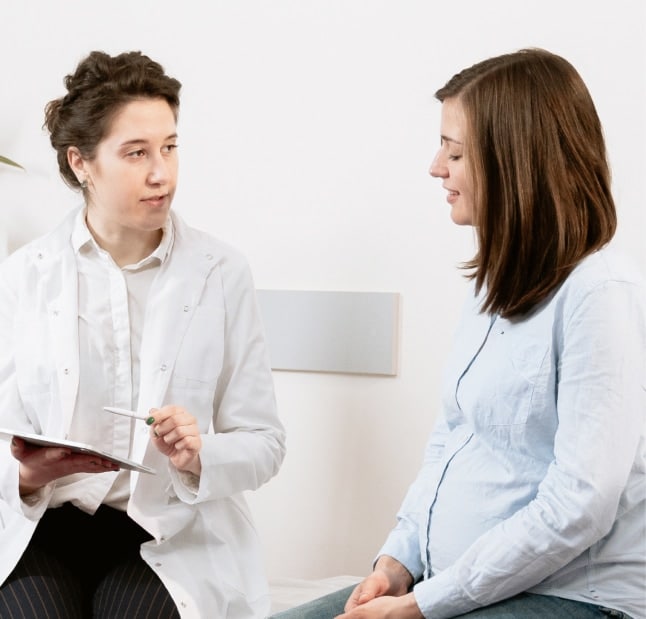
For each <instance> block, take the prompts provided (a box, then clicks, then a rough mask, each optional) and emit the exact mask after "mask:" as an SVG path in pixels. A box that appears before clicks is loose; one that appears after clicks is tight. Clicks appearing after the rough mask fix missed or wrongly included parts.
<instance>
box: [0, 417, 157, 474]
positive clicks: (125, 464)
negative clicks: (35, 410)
mask: <svg viewBox="0 0 646 619" xmlns="http://www.w3.org/2000/svg"><path fill="white" fill-rule="evenodd" d="M13 436H16V437H18V438H21V439H22V440H23V441H25V442H26V443H30V444H31V445H38V446H39V447H67V448H68V449H71V450H72V451H73V452H74V453H82V454H87V455H89V456H97V457H98V458H103V459H104V460H110V462H114V463H115V464H116V465H118V466H119V467H120V468H122V469H128V470H130V471H137V472H139V473H150V474H152V475H155V474H156V473H157V471H156V470H155V469H152V468H150V467H149V466H146V465H145V464H139V463H138V462H133V461H132V460H128V459H127V458H122V457H121V456H115V455H114V454H111V453H108V452H106V451H101V450H100V449H97V448H96V447H93V446H92V445H88V444H87V443H77V442H75V441H68V440H65V439H62V438H51V437H48V436H43V435H42V434H29V433H28V432H17V431H15V430H9V429H7V428H0V437H7V438H8V439H11V437H13Z"/></svg>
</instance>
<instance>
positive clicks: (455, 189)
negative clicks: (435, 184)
mask: <svg viewBox="0 0 646 619" xmlns="http://www.w3.org/2000/svg"><path fill="white" fill-rule="evenodd" d="M465 132H466V119H465V116H464V111H463V109H462V105H461V104H460V102H459V100H457V99H445V100H444V103H443V104H442V120H441V131H440V133H441V136H440V137H441V141H440V150H439V151H438V152H437V154H436V155H435V159H433V163H431V168H430V170H429V172H430V174H431V176H434V177H435V178H441V179H442V180H443V182H442V187H443V188H444V189H446V190H447V191H448V195H447V197H446V201H447V202H448V203H449V204H450V205H451V219H452V220H453V221H454V222H455V223H456V224H458V225H462V226H464V225H469V226H471V225H473V210H474V196H473V183H472V181H471V178H470V176H469V175H468V174H467V171H466V165H465V161H464V140H465V137H466V136H465Z"/></svg>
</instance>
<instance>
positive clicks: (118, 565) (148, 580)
mask: <svg viewBox="0 0 646 619" xmlns="http://www.w3.org/2000/svg"><path fill="white" fill-rule="evenodd" d="M149 539H151V537H150V535H149V534H148V533H147V532H146V531H144V530H143V529H142V528H141V527H139V525H137V523H135V522H134V521H133V520H131V519H130V518H129V517H128V515H127V514H126V513H125V512H121V511H118V510H115V509H112V508H110V507H107V506H105V505H102V506H101V507H100V508H99V509H98V510H97V512H96V513H95V514H94V515H89V514H86V513H85V512H82V511H81V510H79V509H77V508H76V507H74V506H72V505H71V504H69V503H66V504H65V505H63V506H62V507H60V508H56V509H48V510H47V511H46V512H45V514H44V516H43V518H42V519H41V520H40V522H39V523H38V527H37V528H36V531H35V533H34V536H33V537H32V539H31V542H30V543H29V546H28V547H27V549H26V550H25V552H24V553H23V556H22V557H21V559H20V561H19V562H18V564H17V565H16V567H15V569H14V570H13V572H12V573H11V574H10V575H9V577H8V578H7V580H6V581H5V582H4V583H3V584H2V586H1V587H0V619H55V618H56V619H91V618H95V619H179V613H178V611H177V608H176V606H175V603H174V602H173V600H172V598H171V597H170V594H169V593H168V591H167V590H166V588H165V587H164V585H163V584H162V582H161V581H160V580H159V578H158V577H157V575H156V574H155V572H153V570H151V569H150V568H149V567H148V565H147V564H146V562H145V561H144V560H143V559H142V558H141V557H140V555H139V546H140V545H141V544H142V543H143V542H145V541H147V540H149Z"/></svg>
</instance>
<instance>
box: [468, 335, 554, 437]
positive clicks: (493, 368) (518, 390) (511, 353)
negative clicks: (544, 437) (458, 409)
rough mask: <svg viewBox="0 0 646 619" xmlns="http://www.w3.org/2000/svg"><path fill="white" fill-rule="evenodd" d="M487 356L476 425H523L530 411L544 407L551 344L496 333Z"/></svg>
mask: <svg viewBox="0 0 646 619" xmlns="http://www.w3.org/2000/svg"><path fill="white" fill-rule="evenodd" d="M493 349H494V350H493V351H492V353H493V354H492V355H491V356H490V358H487V357H488V355H486V354H485V355H484V358H483V359H481V360H480V361H481V364H480V365H481V366H482V367H484V368H485V369H484V370H483V376H482V380H481V386H482V389H481V393H482V398H481V399H480V401H479V406H478V408H479V411H478V414H477V415H475V424H476V425H483V426H487V427H491V426H499V427H511V426H517V425H524V424H526V423H527V421H528V419H529V418H530V416H531V414H532V411H534V410H543V409H544V407H545V405H546V403H547V396H548V386H549V382H550V373H551V370H550V367H551V363H550V346H549V345H548V344H546V343H545V341H542V340H539V339H535V338H531V337H526V336H522V335H518V334H516V335H513V336H512V335H511V334H509V335H506V334H504V335H499V336H498V337H497V338H496V341H495V342H494V343H493Z"/></svg>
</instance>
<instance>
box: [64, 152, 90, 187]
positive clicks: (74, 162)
mask: <svg viewBox="0 0 646 619" xmlns="http://www.w3.org/2000/svg"><path fill="white" fill-rule="evenodd" d="M67 163H69V166H70V168H72V172H74V174H76V178H78V180H79V183H83V181H85V180H86V179H87V176H88V170H87V169H86V167H85V161H84V159H83V157H82V156H81V151H80V150H79V149H78V148H76V146H70V147H69V148H68V149H67Z"/></svg>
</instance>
